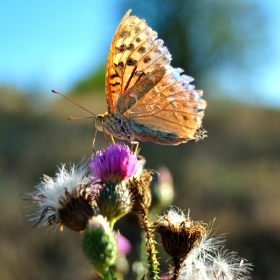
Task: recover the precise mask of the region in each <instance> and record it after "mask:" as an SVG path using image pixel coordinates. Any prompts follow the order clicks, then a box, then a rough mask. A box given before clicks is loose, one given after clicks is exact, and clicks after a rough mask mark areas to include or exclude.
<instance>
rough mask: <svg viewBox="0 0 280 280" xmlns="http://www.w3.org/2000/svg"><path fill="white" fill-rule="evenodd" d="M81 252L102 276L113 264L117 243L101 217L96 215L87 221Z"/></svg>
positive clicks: (105, 221)
mask: <svg viewBox="0 0 280 280" xmlns="http://www.w3.org/2000/svg"><path fill="white" fill-rule="evenodd" d="M83 250H84V253H85V255H86V257H87V259H88V260H89V262H90V263H91V264H92V265H93V266H94V268H95V269H96V270H97V271H99V272H101V273H102V274H103V275H104V272H106V271H108V269H109V268H110V267H111V266H112V265H113V264H114V263H115V260H116V258H117V251H118V246H117V242H116V239H115V236H114V233H113V231H111V229H110V227H109V224H108V222H107V220H106V219H105V218H104V217H103V216H101V215H98V216H96V217H92V218H91V220H89V223H88V226H87V229H86V232H85V235H84V239H83Z"/></svg>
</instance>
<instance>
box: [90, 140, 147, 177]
mask: <svg viewBox="0 0 280 280" xmlns="http://www.w3.org/2000/svg"><path fill="white" fill-rule="evenodd" d="M142 166H143V163H142V162H141V161H139V160H138V159H137V156H136V154H135V153H134V152H132V151H131V150H130V149H129V147H128V146H127V145H124V144H119V143H118V144H111V145H110V146H109V147H108V148H106V149H102V150H100V151H97V152H96V155H95V157H93V158H92V160H91V162H90V163H89V167H90V170H91V172H92V173H93V175H94V176H95V177H96V178H97V179H99V180H100V181H101V182H103V183H108V182H116V183H117V182H121V181H123V180H126V179H129V178H131V177H132V176H134V175H135V174H136V173H137V172H141V171H142Z"/></svg>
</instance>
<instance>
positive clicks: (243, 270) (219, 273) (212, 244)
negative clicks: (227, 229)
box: [178, 221, 252, 280]
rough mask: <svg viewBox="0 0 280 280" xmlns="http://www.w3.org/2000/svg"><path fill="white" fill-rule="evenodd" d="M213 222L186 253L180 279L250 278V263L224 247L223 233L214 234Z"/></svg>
mask: <svg viewBox="0 0 280 280" xmlns="http://www.w3.org/2000/svg"><path fill="white" fill-rule="evenodd" d="M213 223H214V221H213V222H212V223H209V226H208V229H207V233H206V234H205V235H204V236H203V237H202V238H201V239H200V240H199V241H198V243H197V244H196V246H195V247H194V248H193V249H192V250H191V252H190V253H189V254H188V255H187V257H186V259H185V260H184V263H183V265H182V268H181V270H180V273H179V278H178V279H180V280H196V279H207V280H208V279H209V280H233V279H234V280H241V279H242V280H243V279H244V280H245V279H250V270H252V265H251V264H250V263H245V261H244V260H243V259H241V258H238V257H237V254H236V253H235V252H229V251H228V250H226V249H225V248H224V244H225V235H224V234H221V235H217V236H215V231H214V230H213Z"/></svg>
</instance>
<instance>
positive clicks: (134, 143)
mask: <svg viewBox="0 0 280 280" xmlns="http://www.w3.org/2000/svg"><path fill="white" fill-rule="evenodd" d="M130 144H131V147H130V150H131V151H133V149H134V145H135V146H136V147H135V151H134V152H135V153H137V150H138V147H139V142H138V141H131V142H130Z"/></svg>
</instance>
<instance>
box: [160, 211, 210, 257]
mask: <svg viewBox="0 0 280 280" xmlns="http://www.w3.org/2000/svg"><path fill="white" fill-rule="evenodd" d="M206 228H207V225H206V224H202V223H199V222H194V221H192V220H190V219H189V217H185V215H184V213H183V212H182V211H179V210H177V211H176V210H175V209H173V208H172V209H170V210H168V211H166V212H165V213H164V214H163V216H161V217H159V219H158V220H157V221H156V222H155V229H156V231H157V232H158V233H160V235H161V240H162V244H163V247H164V249H165V251H166V252H167V253H168V254H169V255H170V256H171V257H176V258H178V259H185V258H186V256H187V255H188V254H189V253H190V251H191V250H192V249H193V248H194V247H195V246H196V245H197V243H198V242H199V240H200V239H201V238H202V237H203V236H204V235H205V234H206V231H207V230H206Z"/></svg>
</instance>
